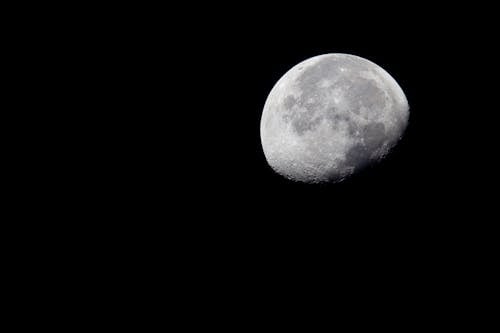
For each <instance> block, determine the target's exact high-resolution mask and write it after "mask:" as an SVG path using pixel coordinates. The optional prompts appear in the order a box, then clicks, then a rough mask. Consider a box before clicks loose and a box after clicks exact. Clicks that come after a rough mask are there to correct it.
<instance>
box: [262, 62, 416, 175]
mask: <svg viewBox="0 0 500 333" xmlns="http://www.w3.org/2000/svg"><path fill="white" fill-rule="evenodd" d="M408 118H409V105H408V101H407V99H406V96H405V94H404V92H403V90H402V89H401V87H400V86H399V85H398V83H397V82H396V81H395V80H394V78H392V76H391V75H390V74H389V73H387V72H386V71H385V70H384V69H382V68H381V67H380V66H378V65H376V64H375V63H373V62H371V61H369V60H367V59H364V58H361V57H358V56H355V55H350V54H342V53H330V54H323V55H319V56H315V57H312V58H309V59H307V60H305V61H303V62H301V63H299V64H297V65H296V66H294V67H293V68H291V69H290V70H289V71H288V72H286V73H285V75H283V76H282V77H281V78H280V79H279V80H278V82H277V83H276V84H275V86H274V87H273V88H272V90H271V92H270V93H269V96H268V98H267V100H266V102H265V105H264V110H263V113H262V118H261V123H260V136H261V142H262V148H263V150H264V155H265V157H266V160H267V162H268V164H269V165H270V166H271V168H272V169H273V170H274V171H276V172H277V173H278V174H280V175H282V176H284V177H286V178H288V179H290V180H294V181H299V182H305V183H328V182H333V183H335V182H339V181H342V180H344V179H345V178H347V177H349V176H351V175H353V174H355V173H356V172H358V171H359V170H362V169H363V168H365V167H366V166H368V165H370V164H373V163H375V162H378V161H380V160H382V159H383V158H384V157H385V156H386V155H387V154H388V153H389V152H390V150H391V149H392V148H393V147H394V146H395V145H396V144H397V142H398V141H399V140H400V139H401V137H402V136H403V134H404V131H405V129H406V127H407V124H408Z"/></svg>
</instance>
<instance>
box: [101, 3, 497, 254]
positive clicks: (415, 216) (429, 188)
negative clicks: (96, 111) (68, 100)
mask: <svg viewBox="0 0 500 333" xmlns="http://www.w3.org/2000/svg"><path fill="white" fill-rule="evenodd" d="M169 15H171V16H169V19H166V18H165V17H163V16H162V14H160V15H159V16H160V17H158V16H156V15H154V14H151V12H147V13H146V14H145V15H144V16H142V15H140V14H138V15H137V16H134V17H137V20H136V21H133V20H129V19H125V22H126V24H123V25H120V24H115V25H113V26H112V29H110V30H107V31H108V32H109V35H104V37H103V38H102V36H101V38H102V39H100V41H101V42H102V47H103V48H104V49H106V50H108V49H110V50H111V52H110V53H109V54H110V56H109V58H106V64H108V65H109V66H110V68H111V69H112V70H111V71H110V77H112V78H113V79H114V80H116V78H117V77H118V81H119V83H120V85H119V87H120V88H119V89H118V88H113V89H112V91H113V92H114V93H116V96H114V97H116V101H117V103H118V105H119V107H113V108H111V109H112V110H116V111H113V112H114V113H113V117H111V118H106V120H107V122H105V124H106V125H105V126H104V129H108V128H109V127H110V126H111V127H112V128H113V130H114V131H115V130H116V131H118V133H120V134H119V135H115V134H116V133H115V132H111V133H113V134H112V135H113V138H112V140H111V142H112V144H111V146H110V147H109V149H106V150H104V152H103V155H104V156H103V157H104V158H105V159H107V158H109V159H110V160H111V164H110V165H112V167H110V168H109V169H104V170H105V172H104V173H103V174H104V175H106V176H107V177H109V178H107V181H106V182H105V184H104V188H107V189H108V190H109V193H115V192H118V193H119V194H120V196H119V197H120V198H123V199H124V200H116V201H113V203H114V204H116V205H117V207H118V208H117V209H118V211H120V210H123V211H124V212H126V214H128V213H129V212H130V213H132V212H133V213H134V214H133V215H129V216H141V214H144V216H148V217H151V218H154V219H158V218H159V219H160V220H161V219H166V220H169V221H170V220H173V221H176V222H166V223H165V224H154V225H153V228H159V230H162V228H166V230H169V228H173V229H174V230H178V231H179V233H180V234H182V235H184V236H185V237H188V238H191V237H193V238H194V239H197V240H198V241H199V242H200V244H204V246H203V248H204V249H207V250H208V249H215V248H217V244H225V245H224V246H221V251H224V252H227V253H228V254H234V253H238V251H235V252H233V250H236V249H239V250H242V251H243V253H247V254H248V253H256V254H257V253H258V254H259V255H261V256H263V258H264V257H266V256H267V255H266V253H268V252H269V251H271V252H272V251H273V249H286V251H291V252H293V251H302V250H304V249H308V248H312V249H314V248H316V247H319V248H322V247H324V248H325V249H330V247H335V246H338V247H340V248H343V247H344V246H347V248H350V249H352V251H353V252H352V253H354V252H356V251H360V253H363V254H362V255H369V254H370V253H372V252H373V251H377V250H382V249H383V248H386V249H387V250H388V251H389V252H390V253H391V255H394V256H401V257H404V256H406V255H412V254H419V255H422V254H427V255H429V256H432V253H435V252H436V250H438V249H440V248H441V247H444V248H449V247H450V246H451V247H453V248H454V249H455V250H456V251H460V250H463V248H462V246H463V244H467V243H469V242H473V241H474V240H473V239H471V238H468V237H472V235H476V236H480V235H481V234H482V233H483V232H484V230H483V227H488V226H489V225H488V224H486V225H484V224H480V223H479V222H478V221H481V220H483V219H484V218H487V216H486V215H487V214H486V210H485V209H483V206H485V205H486V206H487V205H489V203H490V202H491V200H492V198H491V196H490V195H489V194H488V191H485V190H484V189H485V188H488V187H489V186H491V185H490V184H491V182H492V177H490V176H491V170H492V169H493V164H491V163H489V162H486V159H488V158H489V157H490V156H491V154H490V153H489V150H490V149H489V148H486V143H488V142H491V139H489V138H488V137H489V136H490V135H491V133H493V132H492V131H490V130H487V129H486V128H487V127H488V126H489V124H488V123H489V122H488V121H485V119H491V118H489V117H491V115H490V107H489V106H487V105H486V104H487V99H484V98H482V96H484V95H485V94H487V91H488V85H487V84H486V82H487V81H486V80H485V79H484V77H485V76H486V75H489V73H490V71H491V69H490V68H489V67H488V66H487V65H486V64H487V63H488V62H490V61H491V59H492V57H493V55H494V53H493V51H492V48H491V39H490V36H491V32H492V31H493V30H492V29H491V24H490V21H489V19H488V18H487V16H485V15H486V14H485V11H477V9H471V8H460V7H457V6H455V7H447V8H437V7H428V6H427V7H425V6H416V5H413V6H410V5H408V6H402V5H401V6H395V5H388V6H386V7H381V6H373V7H364V8H363V9H362V10H356V9H355V8H342V7H338V8H337V7H335V6H319V7H318V6H312V5H311V6H303V7H294V6H291V5H290V6H285V5H283V6H282V7H279V6H275V7H272V8H271V7H270V8H264V7H258V6H249V7H239V6H236V5H235V7H234V8H233V7H224V8H222V7H220V8H219V7H217V6H215V7H213V6H212V5H210V6H207V7H204V8H200V9H199V11H196V12H195V13H191V12H189V14H187V13H186V12H183V11H181V12H175V11H171V12H170V14H169ZM176 15H178V16H179V19H178V20H174V19H173V17H174V16H176ZM473 18H474V19H475V20H474V21H473V20H472V19H473ZM335 52H340V53H350V54H355V55H359V56H361V57H364V58H367V59H369V60H371V61H373V62H375V63H377V64H378V65H380V66H381V67H383V68H384V69H385V70H387V71H388V72H389V73H390V74H391V75H392V76H393V77H394V78H395V79H396V80H397V82H398V83H399V84H400V86H401V87H402V88H403V90H404V92H405V93H406V96H407V98H408V101H409V105H410V120H409V126H408V128H407V131H406V133H405V135H404V137H403V139H402V141H401V142H400V144H399V145H398V146H397V147H396V148H395V150H394V151H393V153H392V154H391V155H389V156H388V158H387V159H386V160H385V161H383V162H382V163H381V164H379V165H376V166H374V167H372V168H370V169H368V170H366V171H364V172H362V173H360V174H358V175H356V176H354V177H352V178H351V179H348V180H346V181H344V182H342V183H340V184H335V185H319V186H318V185H305V184H300V183H294V182H290V181H288V180H286V179H284V178H283V177H281V176H279V175H277V174H276V173H274V172H273V171H272V169H271V168H270V167H269V166H268V165H267V163H266V160H265V157H264V154H263V151H262V147H261V143H260V133H259V126H260V117H261V113H262V109H263V106H264V103H265V100H266V98H267V96H268V94H269V92H270V90H271V89H272V87H273V85H274V84H275V83H276V81H277V80H278V79H279V78H280V77H281V76H282V75H283V74H284V73H285V72H286V71H287V70H288V69H290V68H291V67H293V66H294V65H295V64H297V63H299V62H300V61H302V60H304V59H307V58H309V57H312V56H315V55H318V54H323V53H335ZM105 54H106V55H107V53H105ZM115 73H117V74H116V75H115ZM122 88H123V89H122ZM124 156H125V160H122V158H123V157H124ZM117 161H118V163H116V162H117ZM108 185H109V187H107V186H108ZM104 193H108V192H106V191H105V192H104ZM187 221H189V222H187ZM132 226H134V227H136V226H135V225H133V224H132ZM139 229H140V228H139ZM165 232H166V231H165ZM453 235H455V236H453ZM465 235H468V236H467V238H466V239H467V241H464V239H463V237H464V236H465ZM195 243H196V242H195ZM256 244H259V245H256ZM452 244H453V245H452ZM482 245H487V244H482ZM455 246H457V247H455ZM404 250H407V251H409V252H405V251H404ZM247 251H248V252H247ZM315 253H316V254H320V253H328V254H332V255H334V253H335V250H333V249H330V250H328V251H327V252H323V251H321V250H320V249H318V250H317V251H316V252H315ZM349 253H351V252H349ZM313 257H314V256H313Z"/></svg>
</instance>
